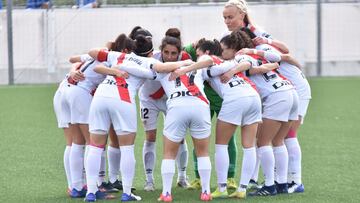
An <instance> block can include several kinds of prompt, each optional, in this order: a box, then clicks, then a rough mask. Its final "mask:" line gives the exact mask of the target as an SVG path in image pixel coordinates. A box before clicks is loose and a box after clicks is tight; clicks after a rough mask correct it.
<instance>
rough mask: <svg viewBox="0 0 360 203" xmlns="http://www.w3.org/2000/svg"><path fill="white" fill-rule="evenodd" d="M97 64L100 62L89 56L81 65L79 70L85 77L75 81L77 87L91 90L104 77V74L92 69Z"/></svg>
mask: <svg viewBox="0 0 360 203" xmlns="http://www.w3.org/2000/svg"><path fill="white" fill-rule="evenodd" d="M98 64H100V62H99V61H97V60H94V59H92V58H89V59H88V60H87V61H85V62H84V63H83V64H82V65H81V67H80V69H79V70H80V71H81V72H82V73H83V74H84V76H85V79H84V80H81V81H79V82H77V83H76V85H77V86H78V87H81V88H83V89H85V90H86V91H88V92H93V91H94V90H95V89H96V87H97V86H98V85H99V84H100V83H101V82H102V81H103V80H104V79H105V77H106V76H105V75H103V74H99V73H96V72H95V71H94V68H95V67H96V66H97V65H98Z"/></svg>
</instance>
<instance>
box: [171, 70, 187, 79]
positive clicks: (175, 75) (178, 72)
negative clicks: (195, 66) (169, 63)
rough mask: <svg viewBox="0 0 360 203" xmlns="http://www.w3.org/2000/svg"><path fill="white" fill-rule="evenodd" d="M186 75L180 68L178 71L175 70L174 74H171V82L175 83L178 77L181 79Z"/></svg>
mask: <svg viewBox="0 0 360 203" xmlns="http://www.w3.org/2000/svg"><path fill="white" fill-rule="evenodd" d="M184 74H185V72H184V71H183V70H182V69H181V68H178V69H176V70H174V71H173V72H171V73H170V77H169V81H173V80H175V79H176V78H177V77H180V76H182V75H184Z"/></svg>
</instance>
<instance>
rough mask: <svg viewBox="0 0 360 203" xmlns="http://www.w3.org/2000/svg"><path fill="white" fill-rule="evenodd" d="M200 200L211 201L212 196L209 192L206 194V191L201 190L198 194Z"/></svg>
mask: <svg viewBox="0 0 360 203" xmlns="http://www.w3.org/2000/svg"><path fill="white" fill-rule="evenodd" d="M200 200H201V201H205V202H207V201H211V200H212V197H211V194H208V193H207V191H205V192H203V193H201V194H200Z"/></svg>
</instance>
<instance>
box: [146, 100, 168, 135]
mask: <svg viewBox="0 0 360 203" xmlns="http://www.w3.org/2000/svg"><path fill="white" fill-rule="evenodd" d="M140 109H141V111H140V116H141V121H142V123H143V125H144V129H145V131H148V130H154V129H156V127H157V119H158V116H159V112H160V111H161V112H163V113H164V115H166V109H167V107H166V99H157V100H154V99H149V100H140Z"/></svg>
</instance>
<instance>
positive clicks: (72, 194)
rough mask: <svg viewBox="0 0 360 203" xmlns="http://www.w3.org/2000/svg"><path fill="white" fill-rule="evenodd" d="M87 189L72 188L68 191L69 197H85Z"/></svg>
mask: <svg viewBox="0 0 360 203" xmlns="http://www.w3.org/2000/svg"><path fill="white" fill-rule="evenodd" d="M86 192H87V190H86V189H85V188H83V189H82V190H80V191H78V190H77V189H75V188H73V189H72V190H71V192H70V197H71V198H82V197H85V195H86Z"/></svg>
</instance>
